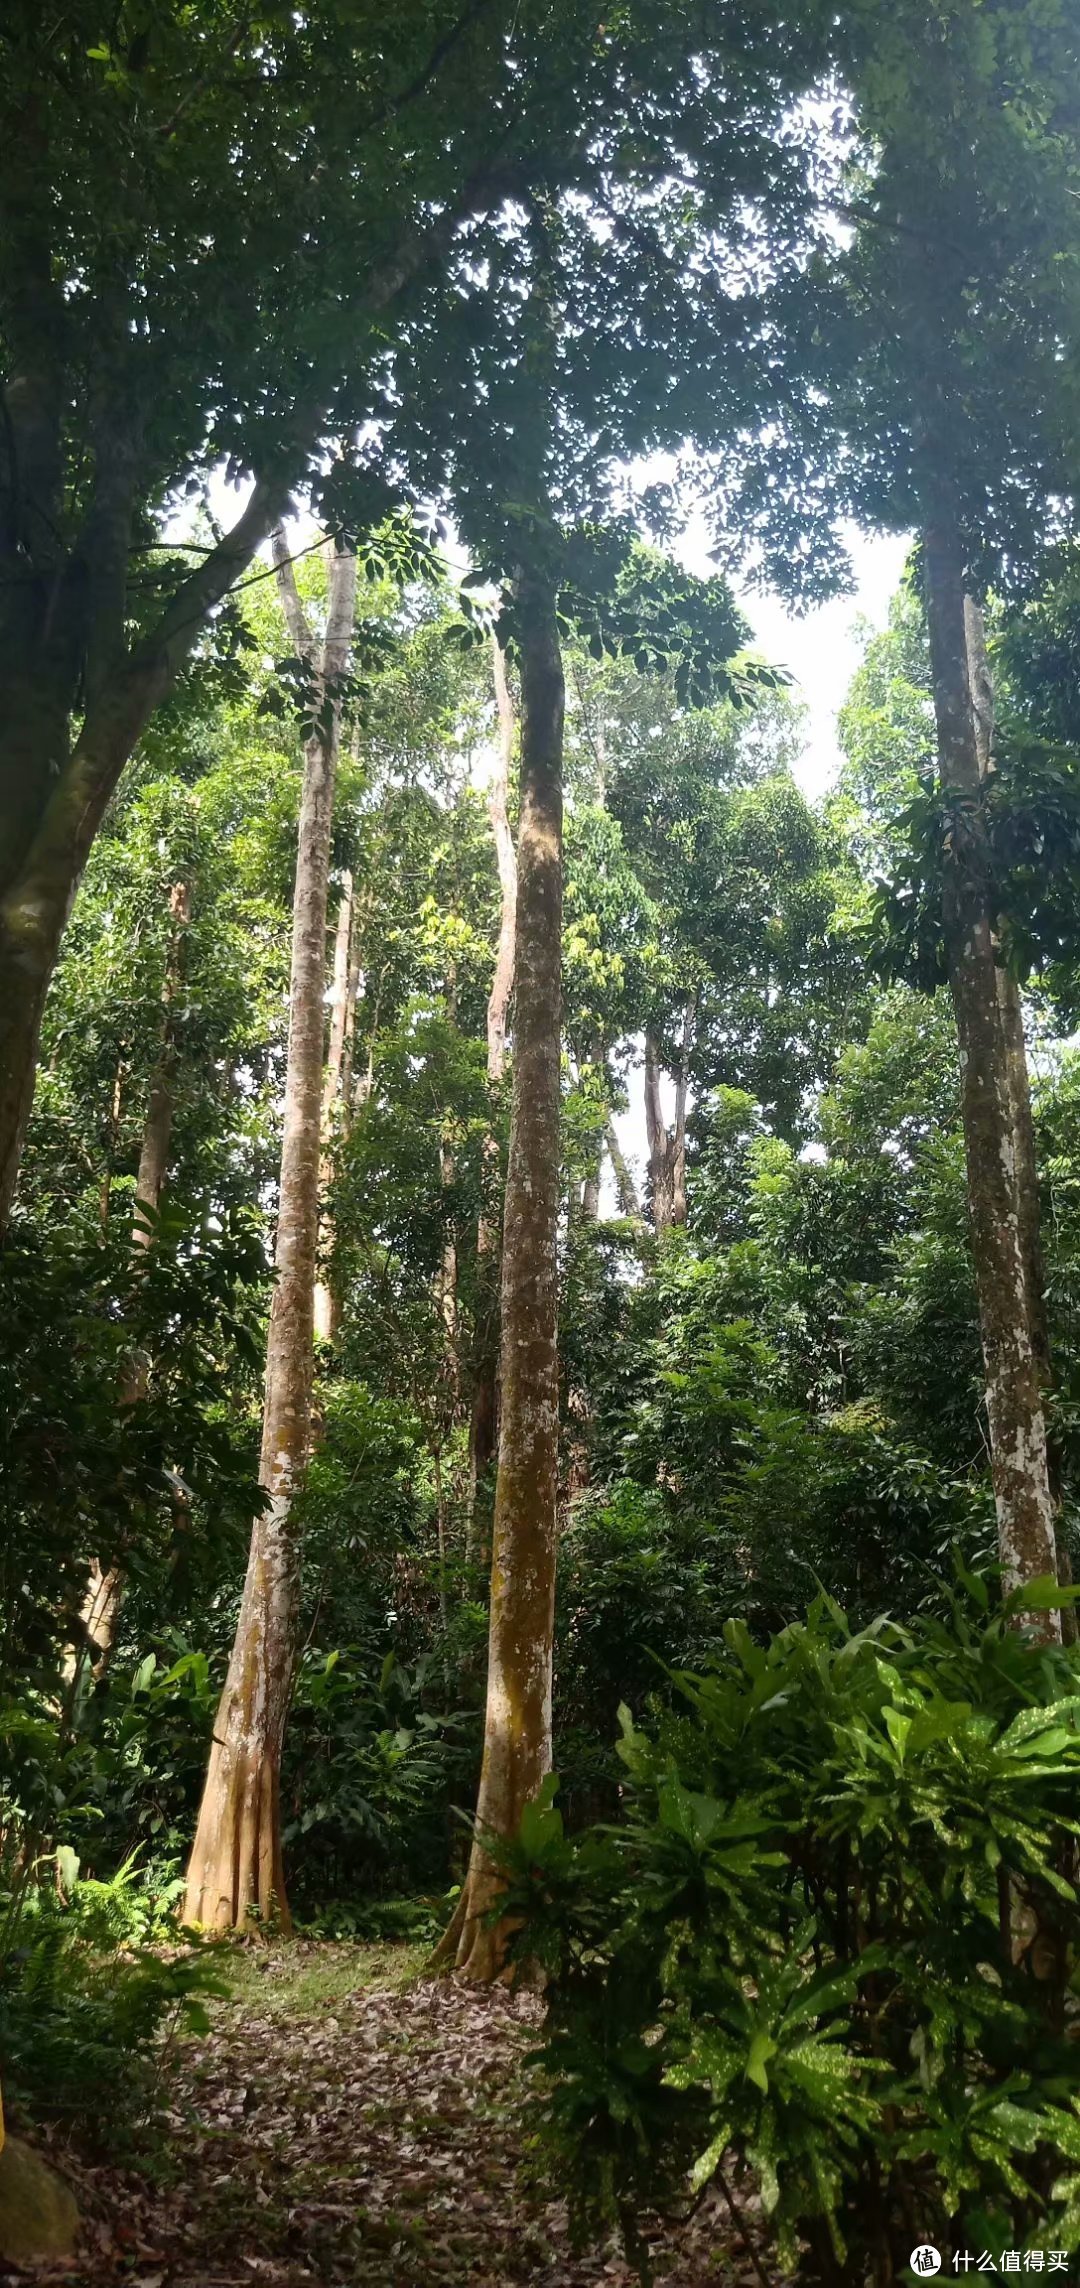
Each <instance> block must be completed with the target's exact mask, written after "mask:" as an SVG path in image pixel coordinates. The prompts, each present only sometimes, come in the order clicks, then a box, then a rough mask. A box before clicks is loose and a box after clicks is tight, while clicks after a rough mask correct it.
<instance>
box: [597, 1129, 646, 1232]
mask: <svg viewBox="0 0 1080 2288" xmlns="http://www.w3.org/2000/svg"><path fill="white" fill-rule="evenodd" d="M604 1140H605V1142H606V1144H607V1148H608V1158H609V1160H610V1161H611V1165H612V1167H613V1169H614V1171H615V1188H616V1191H617V1192H618V1195H619V1212H620V1214H622V1215H624V1216H626V1217H627V1218H628V1219H630V1218H632V1219H633V1220H634V1222H639V1221H640V1219H641V1202H640V1200H639V1199H638V1196H637V1189H636V1186H635V1184H634V1179H633V1177H632V1175H631V1173H630V1170H629V1168H628V1167H627V1164H626V1155H625V1153H624V1151H623V1148H622V1145H621V1144H620V1142H619V1139H618V1136H617V1135H616V1133H615V1122H614V1121H613V1120H609V1121H608V1124H607V1127H606V1129H605V1131H604Z"/></svg>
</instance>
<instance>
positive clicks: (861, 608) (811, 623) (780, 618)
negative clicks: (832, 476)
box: [680, 531, 911, 798]
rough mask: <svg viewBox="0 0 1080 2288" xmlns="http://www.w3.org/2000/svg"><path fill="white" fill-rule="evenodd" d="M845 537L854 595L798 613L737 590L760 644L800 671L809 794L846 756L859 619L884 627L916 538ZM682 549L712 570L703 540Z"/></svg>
mask: <svg viewBox="0 0 1080 2288" xmlns="http://www.w3.org/2000/svg"><path fill="white" fill-rule="evenodd" d="M847 538H848V545H849V547H850V550H851V559H852V566H853V569H854V574H855V584H856V585H855V593H854V594H853V595H851V596H838V597H837V598H836V599H835V600H834V602H832V603H831V604H821V605H819V606H818V608H817V609H816V611H812V612H806V613H805V614H804V615H803V617H802V618H801V619H799V618H796V617H795V616H794V614H793V613H791V612H789V611H787V610H786V609H785V606H784V605H783V604H782V603H781V601H780V598H779V597H778V596H774V595H771V594H759V593H755V592H754V591H752V590H750V591H746V590H740V591H739V601H740V603H741V604H742V608H743V610H744V612H745V614H746V617H747V619H748V620H749V621H750V624H751V626H752V628H753V630H754V636H755V640H756V642H757V645H758V647H759V649H760V650H761V651H762V653H763V654H764V656H765V658H766V659H767V660H768V661H769V662H770V664H771V665H772V666H774V667H786V668H787V669H788V671H789V673H790V674H791V675H792V676H793V677H794V684H793V689H792V696H793V698H795V699H801V700H802V701H803V704H804V706H805V707H806V711H807V714H806V745H805V748H804V751H803V754H802V757H801V760H800V761H799V762H798V763H797V764H796V766H795V777H796V778H797V779H798V782H799V785H800V786H801V788H802V790H803V792H804V794H807V795H809V796H810V797H811V798H813V797H815V796H817V795H820V794H824V792H825V790H826V788H827V787H828V786H829V785H831V783H832V780H833V779H834V777H835V775H836V771H837V768H838V765H839V762H840V750H839V747H838V746H837V743H836V718H837V715H838V713H839V711H840V709H841V707H842V706H843V704H844V701H845V699H846V698H847V693H848V685H849V684H850V682H851V678H852V676H853V675H854V673H855V670H856V668H857V667H858V665H859V662H860V659H861V657H862V652H863V644H864V640H865V628H864V635H863V637H860V635H859V633H858V626H859V622H860V621H861V622H863V623H867V622H868V623H869V625H870V627H871V628H872V629H873V630H874V631H875V632H876V631H877V630H878V629H881V628H884V626H885V624H886V622H887V619H888V613H889V602H890V598H891V597H892V596H893V595H894V594H895V591H896V589H897V588H898V587H899V584H900V575H901V573H902V571H903V569H904V562H905V559H906V557H907V553H908V550H909V548H910V546H911V540H910V536H907V537H905V536H903V535H898V534H895V533H878V534H875V535H874V536H873V538H867V537H866V535H865V534H863V533H860V532H855V531H851V532H849V533H848V535H847ZM680 554H683V555H684V561H685V563H686V565H687V569H688V570H690V571H694V572H702V573H704V572H706V571H707V570H709V568H710V567H709V564H708V558H707V554H706V551H705V545H704V543H701V544H700V545H698V544H697V543H696V541H695V540H694V539H691V537H690V536H689V535H688V536H687V546H686V548H685V551H682V550H681V551H680Z"/></svg>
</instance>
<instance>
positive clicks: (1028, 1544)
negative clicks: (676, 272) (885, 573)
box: [923, 496, 1061, 1639]
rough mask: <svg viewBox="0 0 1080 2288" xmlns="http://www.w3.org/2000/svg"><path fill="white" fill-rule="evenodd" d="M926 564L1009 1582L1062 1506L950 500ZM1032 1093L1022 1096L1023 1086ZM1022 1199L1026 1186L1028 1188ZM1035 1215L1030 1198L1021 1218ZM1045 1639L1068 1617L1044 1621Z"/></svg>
mask: <svg viewBox="0 0 1080 2288" xmlns="http://www.w3.org/2000/svg"><path fill="white" fill-rule="evenodd" d="M923 544H924V550H925V558H926V575H927V603H928V613H929V626H930V651H931V669H932V677H933V687H934V709H935V715H936V719H937V735H938V757H939V765H940V771H941V783H942V789H943V792H944V794H945V795H946V797H947V798H949V799H950V804H951V819H950V831H949V837H948V843H947V848H946V870H945V881H944V892H943V917H944V931H945V942H946V951H947V958H948V964H949V980H950V985H951V989H952V997H953V1006H954V1009H955V1013H956V1028H957V1037H958V1041H959V1048H960V1075H961V1104H962V1112H963V1126H964V1148H965V1156H966V1162H967V1190H968V1205H969V1211H970V1217H971V1237H972V1254H973V1260H974V1270H975V1285H976V1292H977V1295H978V1304H979V1322H980V1328H981V1334H982V1349H983V1363H984V1367H985V1372H986V1406H987V1415H988V1418H989V1425H990V1453H991V1465H992V1471H993V1481H994V1495H995V1501H996V1506H997V1517H998V1543H999V1549H1000V1555H1001V1566H1002V1576H1003V1581H1004V1586H1005V1589H1006V1591H1009V1590H1011V1589H1013V1588H1015V1587H1017V1586H1018V1585H1019V1584H1021V1583H1024V1582H1027V1581H1030V1580H1033V1579H1035V1578H1037V1577H1038V1576H1040V1575H1044V1574H1051V1575H1054V1574H1055V1572H1056V1562H1057V1552H1056V1541H1055V1520H1054V1501H1053V1496H1052V1492H1051V1487H1050V1477H1049V1466H1048V1459H1047V1444H1046V1420H1045V1414H1044V1410H1043V1394H1042V1381H1043V1361H1042V1355H1041V1346H1040V1342H1039V1338H1038V1336H1037V1334H1036V1331H1035V1327H1034V1325H1033V1319H1032V1308H1031V1296H1030V1279H1029V1245H1028V1244H1027V1243H1026V1242H1025V1236H1024V1233H1023V1231H1022V1229H1021V1215H1020V1210H1019V1204H1018V1203H1019V1198H1020V1185H1021V1183H1022V1180H1023V1179H1022V1173H1021V1161H1022V1150H1021V1143H1020V1136H1019V1133H1018V1123H1017V1117H1016V1106H1015V1101H1014V1091H1015V1089H1016V1086H1017V1072H1016V1065H1015V1058H1014V1059H1013V1060H1010V1055H1009V1043H1008V1027H1007V1025H1006V1023H1005V1021H1004V1019H1003V1010H1002V993H1001V987H1000V985H999V967H998V963H997V961H996V959H995V933H994V923H995V919H996V917H995V916H994V914H993V913H992V911H991V893H990V868H989V854H988V850H987V846H986V830H985V824H984V819H983V814H982V808H981V803H980V783H979V782H980V765H979V732H978V729H977V725H976V714H975V706H974V704H973V699H972V678H971V671H970V667H969V657H968V632H969V630H968V615H967V614H966V612H965V599H964V577H963V558H962V552H961V547H960V539H959V530H958V521H957V517H956V514H955V510H954V507H953V504H952V502H951V500H949V499H948V498H947V497H946V498H944V499H942V498H941V497H940V496H939V498H938V499H937V500H936V501H935V502H934V505H933V509H932V512H931V513H929V514H928V515H927V517H926V522H925V528H924V534H923ZM1025 1096H1026V1088H1025ZM1025 1189H1026V1186H1025ZM1032 1212H1034V1214H1035V1215H1036V1216H1037V1206H1036V1207H1034V1209H1032V1203H1031V1202H1030V1199H1028V1200H1027V1201H1026V1202H1025V1218H1026V1217H1027V1216H1028V1215H1029V1214H1030V1213H1032ZM1034 1625H1035V1626H1036V1627H1037V1628H1039V1630H1040V1631H1041V1633H1042V1634H1043V1635H1045V1636H1046V1637H1048V1638H1052V1639H1057V1638H1059V1637H1060V1633H1061V1627H1060V1615H1059V1614H1057V1613H1048V1614H1045V1615H1041V1616H1038V1617H1037V1619H1036V1622H1035V1624H1034Z"/></svg>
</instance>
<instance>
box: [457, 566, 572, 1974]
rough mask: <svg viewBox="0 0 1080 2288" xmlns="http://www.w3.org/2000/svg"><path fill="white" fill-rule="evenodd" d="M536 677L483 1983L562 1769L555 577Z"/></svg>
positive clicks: (506, 1247) (534, 642) (522, 901)
mask: <svg viewBox="0 0 1080 2288" xmlns="http://www.w3.org/2000/svg"><path fill="white" fill-rule="evenodd" d="M514 604H515V617H516V623H517V633H518V650H519V658H520V666H521V766H520V813H519V823H518V838H517V896H516V921H515V931H514V980H515V984H514V1030H513V1043H514V1062H513V1111H512V1115H511V1123H510V1157H509V1161H508V1163H507V1171H506V1194H505V1206H504V1214H503V1240H502V1308H501V1336H500V1359H501V1387H502V1404H501V1415H500V1425H499V1468H498V1476H497V1479H496V1491H495V1526H494V1536H493V1546H492V1557H491V1615H490V1625H489V1632H488V1683H487V1708H486V1715H485V1722H484V1755H483V1765H482V1769H481V1775H480V1790H479V1795H478V1798H477V1807H476V1822H477V1829H478V1835H477V1839H476V1841H475V1842H474V1845H473V1851H472V1857H471V1860H470V1863H469V1872H468V1876H467V1878H466V1882H465V1884H464V1886H463V1889H462V1894H461V1903H460V1905H459V1908H458V1911H457V1913H456V1915H455V1917H454V1921H453V1923H452V1925H451V1929H450V1932H449V1933H448V1934H447V1941H446V1942H444V1944H445V1945H446V1947H447V1951H449V1946H450V1942H451V1941H453V1942H455V1943H456V1955H455V1961H456V1966H457V1968H458V1969H459V1971H461V1973H462V1974H463V1976H465V1977H467V1978H478V1979H487V1978H491V1977H492V1976H493V1975H494V1973H495V1971H496V1970H497V1969H498V1967H499V1965H500V1963H501V1960H502V1955H503V1941H502V1940H501V1939H500V1936H499V1934H498V1931H497V1930H496V1929H493V1928H492V1927H491V1925H490V1923H489V1920H488V1913H489V1909H490V1908H491V1906H492V1903H493V1901H494V1899H495V1898H496V1896H497V1893H498V1887H499V1875H498V1869H497V1867H496V1865H495V1863H494V1861H493V1860H492V1858H491V1856H490V1854H489V1852H488V1851H487V1849H486V1848H485V1838H486V1837H487V1836H488V1835H489V1834H493V1835H511V1834H513V1832H514V1830H515V1828H516V1827H517V1825H518V1822H519V1820H520V1818H521V1814H522V1812H523V1810H524V1808H525V1805H526V1804H527V1803H528V1802H529V1801H530V1800H531V1798H532V1797H533V1796H534V1795H535V1794H536V1792H537V1790H538V1788H539V1786H540V1784H541V1782H542V1780H543V1779H544V1777H545V1775H546V1774H547V1772H548V1771H549V1770H550V1768H551V1641H552V1628H553V1623H554V1611H555V1521H556V1493H557V1487H558V1456H559V1356H558V1306H559V1265H558V1219H559V1120H560V1108H561V1073H560V1068H561V1049H562V1029H561V999H562V994H561V967H562V740H563V713H564V703H565V694H564V685H563V669H562V653H561V649H560V644H559V632H558V626H557V622H556V590H555V586H554V583H553V581H552V578H551V576H550V573H549V574H548V575H547V576H546V577H545V575H544V574H543V573H542V572H538V571H535V570H534V571H524V570H523V571H522V572H521V573H519V575H518V578H517V580H516V582H515V590H514Z"/></svg>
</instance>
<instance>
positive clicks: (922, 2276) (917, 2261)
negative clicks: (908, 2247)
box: [911, 2240, 941, 2280]
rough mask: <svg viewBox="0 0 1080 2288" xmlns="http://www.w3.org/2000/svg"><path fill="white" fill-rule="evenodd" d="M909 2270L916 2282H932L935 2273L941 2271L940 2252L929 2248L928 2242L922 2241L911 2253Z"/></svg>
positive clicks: (937, 2249)
mask: <svg viewBox="0 0 1080 2288" xmlns="http://www.w3.org/2000/svg"><path fill="white" fill-rule="evenodd" d="M911 2269H912V2271H913V2272H914V2274H915V2277H916V2279H917V2280H932V2279H933V2276H934V2274H935V2272H940V2270H941V2250H940V2249H939V2248H931V2246H930V2243H929V2241H928V2240H927V2241H923V2242H922V2243H921V2245H920V2246H919V2247H918V2248H913V2249H912V2251H911Z"/></svg>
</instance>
